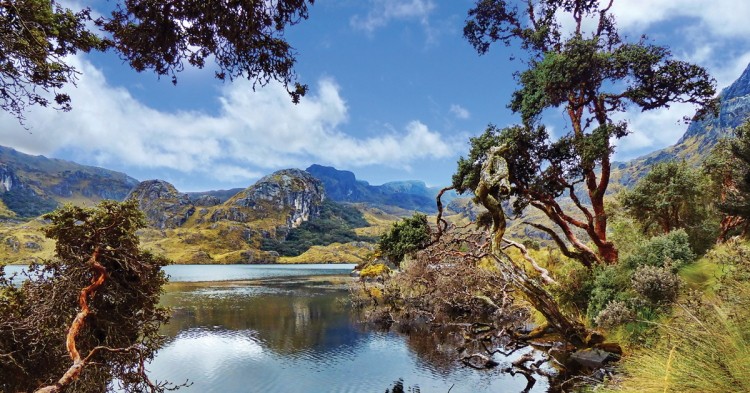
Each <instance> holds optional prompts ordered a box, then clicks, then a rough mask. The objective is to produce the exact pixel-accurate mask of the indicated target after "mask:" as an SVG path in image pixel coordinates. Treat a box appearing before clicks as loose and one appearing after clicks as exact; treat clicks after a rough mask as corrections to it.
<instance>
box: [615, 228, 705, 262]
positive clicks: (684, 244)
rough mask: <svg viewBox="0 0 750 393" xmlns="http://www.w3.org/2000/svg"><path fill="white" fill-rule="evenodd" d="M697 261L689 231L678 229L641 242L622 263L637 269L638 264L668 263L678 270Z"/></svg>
mask: <svg viewBox="0 0 750 393" xmlns="http://www.w3.org/2000/svg"><path fill="white" fill-rule="evenodd" d="M694 261H695V253H693V251H692V249H691V248H690V241H689V239H688V235H687V233H686V232H685V231H684V230H682V229H678V230H676V231H672V232H670V233H668V234H666V235H661V236H655V237H652V238H651V239H649V240H648V241H646V242H644V243H641V244H640V245H639V246H638V247H637V249H636V250H635V251H634V252H633V253H632V254H631V255H629V256H628V257H627V258H625V259H623V261H622V265H624V266H626V267H627V268H628V269H631V270H635V269H636V268H637V267H638V266H644V265H645V266H656V267H664V266H665V265H666V264H667V263H668V264H670V265H671V268H672V269H674V270H676V269H678V268H680V267H681V266H683V265H688V264H691V263H693V262H694Z"/></svg>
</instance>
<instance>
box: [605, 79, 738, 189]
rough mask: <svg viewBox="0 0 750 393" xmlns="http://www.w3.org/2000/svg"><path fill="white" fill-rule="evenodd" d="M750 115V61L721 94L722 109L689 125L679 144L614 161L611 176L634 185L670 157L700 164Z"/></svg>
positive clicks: (619, 181) (628, 184) (720, 107)
mask: <svg viewBox="0 0 750 393" xmlns="http://www.w3.org/2000/svg"><path fill="white" fill-rule="evenodd" d="M749 115H750V65H748V67H747V68H746V69H745V71H744V72H743V73H742V75H741V76H740V77H739V79H737V80H736V81H734V83H732V84H731V85H730V86H729V87H727V88H725V89H724V90H722V91H721V93H720V94H719V113H718V115H710V116H707V117H706V118H704V119H702V120H698V121H694V122H692V123H691V124H690V126H688V129H687V131H686V132H685V134H684V135H683V136H682V138H680V140H679V141H677V143H676V144H674V145H672V146H669V147H667V148H664V149H661V150H657V151H655V152H652V153H650V154H647V155H645V156H642V157H638V158H636V159H633V160H631V161H629V162H627V163H614V164H613V166H612V167H613V171H612V179H613V180H614V181H616V182H618V183H620V184H622V185H624V186H628V187H629V186H632V185H634V184H635V183H636V182H637V181H638V179H640V178H641V177H643V176H644V175H645V174H646V173H648V171H649V170H651V166H653V165H654V164H656V163H659V162H663V161H670V160H675V159H677V160H685V161H687V162H688V163H690V164H693V165H699V164H700V163H702V162H703V160H704V159H705V158H706V157H707V156H708V154H709V153H710V151H711V149H712V148H713V147H714V146H715V145H716V143H717V142H718V141H719V139H721V138H725V137H728V136H731V135H732V130H734V128H735V127H737V126H739V125H740V124H742V123H743V122H744V121H745V120H746V119H747V118H748V116H749Z"/></svg>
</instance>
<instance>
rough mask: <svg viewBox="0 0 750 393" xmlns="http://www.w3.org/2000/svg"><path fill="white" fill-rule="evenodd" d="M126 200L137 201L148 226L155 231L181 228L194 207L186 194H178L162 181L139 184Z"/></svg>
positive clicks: (171, 186)
mask: <svg viewBox="0 0 750 393" xmlns="http://www.w3.org/2000/svg"><path fill="white" fill-rule="evenodd" d="M126 199H127V200H131V199H134V200H137V201H138V206H139V207H140V209H141V210H142V211H143V213H144V214H145V215H146V220H147V221H148V223H149V225H151V226H153V227H155V228H157V229H167V228H177V227H179V226H182V225H183V224H185V222H187V220H188V219H189V218H190V216H191V215H193V213H195V206H193V203H192V202H191V201H190V198H189V197H188V196H187V194H180V193H179V192H177V189H175V188H174V186H173V185H171V184H169V183H167V182H165V181H164V180H147V181H144V182H141V183H140V184H138V186H136V187H135V188H134V189H133V191H131V192H130V194H128V196H127V198H126Z"/></svg>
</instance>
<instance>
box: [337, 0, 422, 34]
mask: <svg viewBox="0 0 750 393" xmlns="http://www.w3.org/2000/svg"><path fill="white" fill-rule="evenodd" d="M372 3H373V6H372V8H371V9H370V11H369V12H368V13H367V15H366V16H364V17H363V16H360V15H355V16H353V17H352V18H351V19H350V20H349V23H350V24H351V26H352V27H354V28H355V29H359V30H364V31H366V32H367V33H370V34H372V33H373V32H374V31H375V30H377V29H378V28H381V27H384V26H386V25H388V23H389V22H390V21H391V20H417V21H419V23H420V24H422V26H423V27H424V28H425V31H426V32H427V34H428V36H431V34H432V33H431V30H432V29H431V28H430V20H429V15H430V14H431V13H432V11H433V10H434V9H435V3H434V2H433V1H432V0H406V1H405V0H373V1H372Z"/></svg>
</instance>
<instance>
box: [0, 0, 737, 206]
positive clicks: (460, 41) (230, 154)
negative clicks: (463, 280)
mask: <svg viewBox="0 0 750 393" xmlns="http://www.w3.org/2000/svg"><path fill="white" fill-rule="evenodd" d="M72 1H73V0H70V1H68V2H67V3H65V4H67V5H70V6H71V8H73V7H75V6H76V5H77V6H78V7H80V5H85V6H90V7H92V9H93V10H94V11H95V12H97V11H98V12H102V11H103V9H100V8H98V7H102V6H106V4H107V3H106V2H105V3H96V2H94V3H86V2H85V1H83V0H81V1H80V2H79V3H73V2H72ZM473 4H474V1H470V0H316V1H315V4H314V6H312V7H311V9H310V16H309V19H308V20H306V21H303V22H302V23H300V24H299V25H296V26H292V27H290V28H289V29H288V30H287V32H286V38H287V40H288V41H289V42H290V43H291V45H292V46H294V48H295V49H296V51H297V53H298V57H297V64H296V67H295V70H296V72H297V73H298V75H299V81H300V82H302V83H305V84H307V85H308V86H309V87H310V91H309V92H308V94H307V95H306V96H305V97H303V99H302V101H301V103H299V104H297V105H295V104H293V103H292V102H291V100H290V99H289V96H288V95H287V94H286V92H285V90H284V89H283V88H282V87H280V86H279V85H278V84H275V83H271V84H269V85H268V86H265V87H263V88H256V89H255V90H253V87H252V85H251V83H249V82H247V81H243V80H235V81H233V82H220V81H218V80H216V79H214V78H213V70H212V69H211V68H210V67H208V68H206V69H202V70H201V69H190V68H188V69H186V70H185V71H184V72H183V73H181V74H179V75H178V83H177V85H176V86H173V85H172V83H171V81H170V79H169V78H162V79H159V78H157V77H156V76H155V75H154V74H151V73H137V72H135V71H133V70H131V69H130V68H129V67H128V66H127V64H123V63H122V61H121V60H120V59H119V58H118V57H117V56H116V55H115V54H113V53H97V54H79V55H76V56H74V57H71V58H70V59H69V61H70V63H71V64H74V65H75V66H76V68H77V69H78V70H79V71H80V72H81V74H80V77H79V80H78V82H77V84H76V86H75V87H72V86H71V87H69V88H68V89H67V90H66V91H67V92H68V93H69V94H70V96H71V97H72V100H73V102H72V104H73V110H72V111H70V112H59V111H55V110H52V109H49V108H32V109H31V110H30V111H29V112H28V113H27V114H26V117H27V121H26V124H25V128H24V126H22V125H20V124H19V123H18V121H17V120H16V119H15V118H14V117H13V116H11V115H9V114H7V113H0V145H3V146H9V147H12V148H15V149H16V150H19V151H21V152H24V153H28V154H35V155H36V154H39V155H45V156H47V157H54V158H61V159H67V160H72V161H75V162H78V163H81V164H87V165H95V166H101V167H104V168H108V169H113V170H117V171H121V172H125V173H127V174H129V175H130V176H133V177H135V178H136V179H139V180H148V179H163V180H166V181H168V182H170V183H172V184H174V185H175V186H176V187H177V189H178V190H180V191H184V192H187V191H203V190H211V189H228V188H234V187H247V186H249V185H252V184H253V183H254V182H255V181H256V180H258V179H259V178H260V177H262V176H264V175H266V174H269V173H271V172H273V171H276V170H279V169H284V168H301V169H304V168H307V167H308V166H309V165H311V164H321V165H327V166H334V167H336V168H338V169H344V170H350V171H352V172H354V173H355V174H356V175H357V177H358V178H359V179H362V180H367V181H369V182H370V183H371V184H382V183H385V182H388V181H395V180H422V181H425V182H426V183H427V184H428V185H430V186H444V185H448V184H449V183H450V177H451V175H452V174H453V172H454V170H455V167H456V161H457V160H458V158H459V157H460V156H461V155H466V154H467V153H468V148H469V145H468V140H469V138H470V137H472V136H476V135H479V134H481V133H482V132H483V131H484V130H485V129H486V127H487V126H488V124H495V125H497V126H500V127H504V126H508V125H512V124H516V123H518V122H520V116H519V115H517V114H514V113H512V112H511V111H510V110H509V109H508V108H507V104H508V102H509V99H510V95H511V93H512V92H513V91H514V90H515V89H516V87H517V85H516V81H515V80H514V78H513V72H514V71H517V70H521V69H523V64H522V62H520V61H518V60H516V61H512V60H511V59H510V57H511V56H515V57H516V58H523V56H524V53H523V52H522V51H520V50H518V49H513V48H504V47H503V46H502V45H495V46H493V47H492V48H491V50H490V52H489V53H488V54H486V55H483V56H479V55H478V54H477V53H476V52H475V51H474V49H473V48H472V47H471V46H470V45H469V44H468V42H467V41H466V40H465V39H464V38H463V36H462V31H463V25H464V23H465V20H466V14H467V11H468V10H469V9H470V8H471V7H472V5H473ZM613 11H614V14H615V17H616V18H617V24H618V26H619V28H620V31H621V33H622V35H624V36H625V37H627V38H628V39H630V40H631V41H632V40H637V39H639V38H640V37H641V36H642V35H643V34H646V35H647V36H648V38H649V39H650V40H651V41H652V42H653V43H656V44H660V45H666V46H669V47H670V48H671V50H672V52H673V54H674V56H675V57H676V58H677V59H680V60H686V61H691V62H694V63H696V64H699V65H701V66H703V67H705V68H706V69H707V70H708V71H709V72H710V73H711V75H712V76H713V77H714V78H715V79H716V80H717V86H718V87H719V89H721V88H723V87H726V86H728V85H729V84H730V83H731V82H733V81H734V80H735V79H736V78H738V77H739V76H740V74H741V73H742V71H743V70H744V69H745V68H746V67H747V65H748V63H750V23H748V22H747V15H750V2H746V1H737V0H615V6H614V8H613ZM694 111H695V108H694V107H692V106H691V105H673V106H672V107H671V108H669V109H668V110H658V111H651V112H646V113H640V112H635V111H632V112H628V113H625V114H622V115H620V116H621V118H623V119H627V120H628V121H629V123H630V129H631V131H632V133H631V135H629V136H627V137H626V138H623V139H621V140H619V141H617V142H616V143H615V144H616V151H615V159H617V160H620V161H624V160H628V159H631V158H635V157H638V156H640V155H643V154H646V153H648V152H651V151H654V150H657V149H660V148H663V147H666V146H669V145H671V144H674V143H675V142H676V141H677V140H678V139H679V138H680V136H682V134H683V133H684V132H685V129H686V125H685V124H683V123H682V122H681V121H680V120H681V119H682V118H683V117H684V116H686V115H688V116H689V115H692V113H693V112H694ZM543 120H544V122H545V123H547V124H549V125H550V129H551V130H552V133H553V136H554V137H559V136H560V135H563V134H564V133H566V132H568V129H567V126H566V123H565V121H564V117H563V115H562V113H561V112H559V111H557V112H555V111H551V112H550V113H547V114H546V115H545V118H544V119H543Z"/></svg>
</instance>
